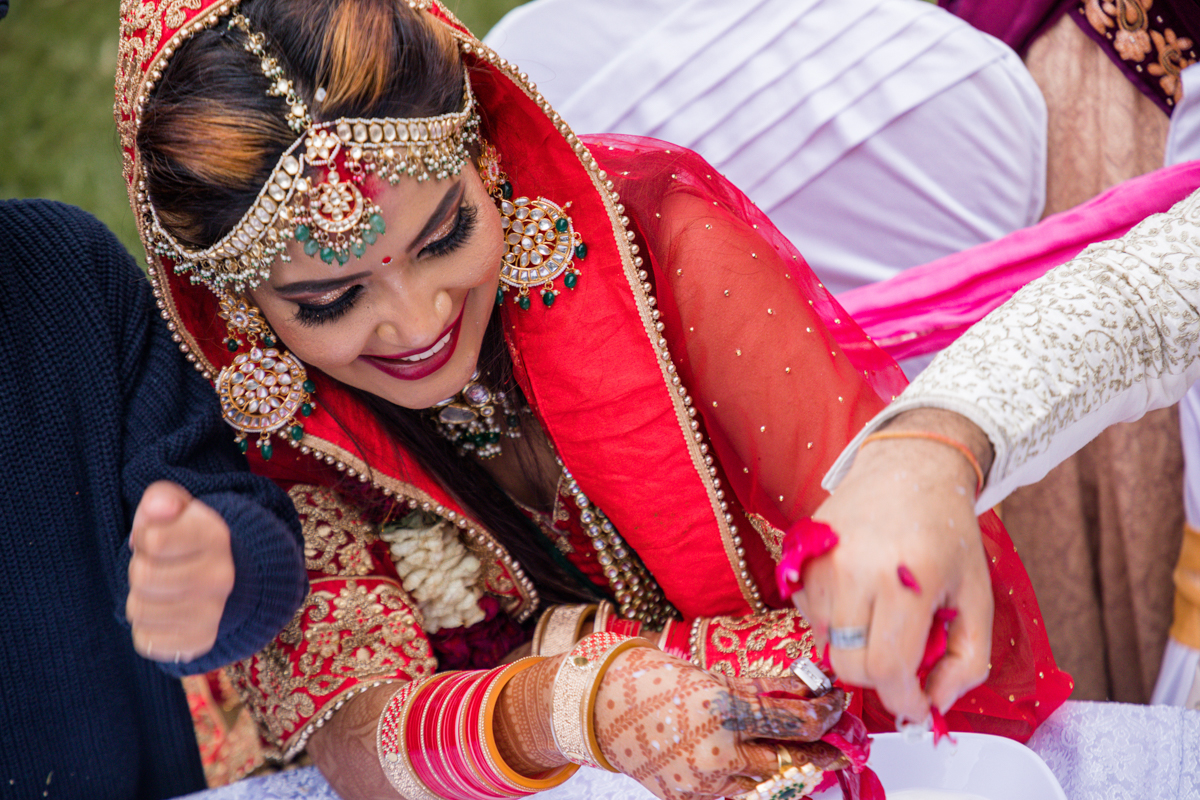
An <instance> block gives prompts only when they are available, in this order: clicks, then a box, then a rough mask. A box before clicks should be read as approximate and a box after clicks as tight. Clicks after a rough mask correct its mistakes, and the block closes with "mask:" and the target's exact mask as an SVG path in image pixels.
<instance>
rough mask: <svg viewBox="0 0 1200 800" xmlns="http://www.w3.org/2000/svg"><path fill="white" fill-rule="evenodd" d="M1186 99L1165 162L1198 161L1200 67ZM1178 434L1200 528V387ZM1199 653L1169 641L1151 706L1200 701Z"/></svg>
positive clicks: (1190, 73) (1189, 72) (1190, 506)
mask: <svg viewBox="0 0 1200 800" xmlns="http://www.w3.org/2000/svg"><path fill="white" fill-rule="evenodd" d="M1182 77H1183V100H1181V101H1180V102H1179V104H1178V105H1176V106H1175V110H1174V112H1172V114H1171V128H1170V131H1169V133H1168V134H1167V149H1166V159H1165V160H1166V163H1167V164H1180V163H1183V162H1184V161H1194V160H1196V159H1200V65H1194V66H1192V67H1189V68H1188V69H1185V70H1184V71H1183V76H1182ZM1179 435H1180V439H1181V440H1182V443H1183V507H1184V516H1185V517H1186V518H1187V521H1188V524H1189V525H1191V526H1192V527H1193V528H1200V385H1196V386H1193V387H1192V388H1191V389H1188V392H1187V394H1186V395H1184V397H1183V399H1182V400H1181V401H1180V402H1179ZM1197 666H1200V650H1196V649H1194V648H1192V647H1188V646H1187V645H1185V644H1182V643H1180V642H1177V641H1175V640H1174V639H1167V647H1166V650H1165V651H1164V652H1163V661H1162V666H1161V667H1160V668H1159V670H1158V682H1157V683H1156V684H1155V685H1154V694H1153V695H1152V696H1151V698H1150V702H1151V703H1152V704H1154V705H1159V704H1162V705H1171V706H1184V705H1186V706H1190V707H1192V708H1196V707H1197V705H1198V702H1197V701H1200V680H1198V678H1200V672H1198V671H1197Z"/></svg>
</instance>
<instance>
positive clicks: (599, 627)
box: [592, 600, 617, 633]
mask: <svg viewBox="0 0 1200 800" xmlns="http://www.w3.org/2000/svg"><path fill="white" fill-rule="evenodd" d="M616 613H617V609H616V607H615V606H613V604H612V603H610V602H608V601H607V600H601V601H600V605H599V606H597V607H596V619H595V621H594V622H593V623H592V632H593V633H594V632H596V631H603V630H607V629H608V624H609V623H610V622H612V618H613V615H614V614H616Z"/></svg>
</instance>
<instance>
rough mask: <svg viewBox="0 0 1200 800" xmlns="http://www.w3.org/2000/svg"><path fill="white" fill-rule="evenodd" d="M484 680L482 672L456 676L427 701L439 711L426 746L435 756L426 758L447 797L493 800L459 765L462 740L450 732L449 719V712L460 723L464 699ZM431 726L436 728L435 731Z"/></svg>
mask: <svg viewBox="0 0 1200 800" xmlns="http://www.w3.org/2000/svg"><path fill="white" fill-rule="evenodd" d="M480 677H481V676H480V673H478V672H470V673H465V674H463V675H462V676H455V677H454V678H451V679H449V680H447V681H445V682H443V683H442V684H441V686H440V687H439V688H441V689H442V691H441V692H439V693H437V694H436V695H431V696H430V698H429V700H428V701H427V702H428V705H429V707H430V708H431V709H436V711H435V715H433V725H432V726H428V725H427V726H426V727H425V731H426V734H425V735H426V742H425V746H426V747H427V748H430V750H432V751H433V757H432V758H430V757H429V756H428V755H427V756H426V758H427V759H429V760H430V761H431V762H432V766H433V768H434V771H435V773H439V777H440V778H441V783H442V785H443V786H444V787H445V789H444V792H445V794H446V795H447V796H452V795H460V796H462V797H463V798H464V799H465V800H492V798H490V797H486V798H485V796H484V795H482V794H481V788H482V787H479V786H476V785H475V782H474V781H473V780H472V776H471V771H470V770H469V769H468V768H467V767H466V765H465V764H457V763H456V761H457V759H456V758H455V756H456V755H458V754H457V753H456V750H457V745H458V741H457V737H456V736H455V735H454V732H453V726H452V725H451V726H449V727H450V728H451V729H450V730H449V731H448V730H447V725H446V717H447V713H449V716H450V720H451V722H454V721H456V720H457V718H458V708H459V705H460V704H461V703H462V700H463V697H464V696H465V695H466V694H467V693H468V692H469V691H470V689H471V687H473V686H474V685H475V682H476V681H478V680H479V678H480ZM430 727H432V732H431V731H430ZM428 752H429V751H428V750H427V753H428Z"/></svg>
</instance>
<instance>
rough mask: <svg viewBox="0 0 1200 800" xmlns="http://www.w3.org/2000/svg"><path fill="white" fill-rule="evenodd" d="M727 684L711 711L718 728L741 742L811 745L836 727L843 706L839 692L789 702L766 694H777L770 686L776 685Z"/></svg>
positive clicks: (761, 681)
mask: <svg viewBox="0 0 1200 800" xmlns="http://www.w3.org/2000/svg"><path fill="white" fill-rule="evenodd" d="M727 683H728V685H729V689H728V690H727V691H724V692H721V693H720V694H718V696H717V699H716V701H715V702H714V703H713V710H714V712H715V713H716V714H717V715H718V716H719V717H720V718H721V727H723V728H725V729H726V730H730V731H735V732H737V733H740V734H742V736H743V737H744V738H761V739H791V740H799V741H809V742H811V741H815V740H817V739H820V738H821V736H822V735H823V734H824V733H825V731H827V730H829V729H830V728H831V727H833V726H834V725H835V724H837V721H838V720H839V719H841V716H842V709H843V707H845V705H846V695H845V692H843V691H842V690H841V689H833V690H832V691H830V692H827V693H826V694H823V695H821V696H820V697H816V698H813V697H806V698H800V697H797V698H789V697H778V696H772V695H770V694H767V693H768V692H778V691H779V690H778V689H777V688H775V686H774V685H773V684H776V683H777V681H768V680H766V679H763V678H735V679H732V680H727ZM804 688H805V689H806V690H807V688H808V687H804ZM805 693H806V694H809V692H805ZM789 694H791V693H789ZM796 694H798V692H797V693H796Z"/></svg>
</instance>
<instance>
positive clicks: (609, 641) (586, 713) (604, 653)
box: [550, 632, 654, 772]
mask: <svg viewBox="0 0 1200 800" xmlns="http://www.w3.org/2000/svg"><path fill="white" fill-rule="evenodd" d="M631 647H651V648H652V647H654V645H653V644H652V643H651V642H650V641H649V640H647V639H643V638H641V637H637V638H630V637H628V636H620V635H618V634H615V633H607V632H599V633H593V634H590V635H588V636H585V637H584V638H583V639H582V640H581V641H580V642H579V644H577V645H575V647H574V649H572V650H571V652H569V653H567V655H566V657H565V658H564V659H563V662H562V666H560V667H559V668H558V674H557V675H556V676H555V677H554V713H553V715H552V716H551V718H550V728H551V731H552V732H553V733H554V743H555V744H556V745H557V746H558V751H559V752H560V753H562V754H563V755H564V756H566V757H567V759H569V760H570V761H571V762H573V763H575V764H582V765H583V766H585V767H598V768H599V769H606V770H608V771H609V772H616V771H617V769H616V768H615V767H613V765H612V764H610V763H608V759H606V758H605V757H604V754H603V753H602V752H601V751H600V742H599V740H598V739H597V738H596V718H595V711H596V694H597V692H598V691H599V690H600V681H601V680H603V678H604V673H605V672H606V671H607V670H608V665H609V664H611V663H612V660H613V659H614V658H616V657H617V655H619V654H620V653H623V652H624V651H626V650H628V649H629V648H631Z"/></svg>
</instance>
